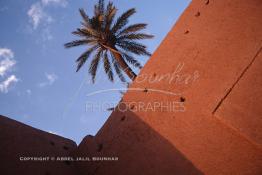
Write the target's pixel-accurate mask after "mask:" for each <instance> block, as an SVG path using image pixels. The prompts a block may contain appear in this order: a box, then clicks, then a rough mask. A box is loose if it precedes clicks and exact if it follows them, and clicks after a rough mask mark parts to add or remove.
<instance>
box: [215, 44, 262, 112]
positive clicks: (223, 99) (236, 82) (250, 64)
mask: <svg viewBox="0 0 262 175" xmlns="http://www.w3.org/2000/svg"><path fill="white" fill-rule="evenodd" d="M261 51H262V46H261V47H260V48H259V49H258V51H257V52H256V54H255V56H254V57H253V59H252V60H251V62H250V63H249V64H248V65H247V67H246V68H245V69H244V70H243V71H242V73H241V74H240V76H239V77H238V78H237V80H236V81H235V83H233V85H232V86H231V88H230V89H229V90H228V91H227V93H226V95H225V96H224V97H223V98H222V99H221V100H220V101H219V103H218V104H217V106H216V107H215V109H214V110H213V112H212V114H213V115H214V114H215V113H216V111H217V110H218V108H219V107H220V106H221V105H222V104H223V102H224V101H225V99H226V98H227V97H228V95H229V94H230V93H231V92H232V90H233V89H234V88H235V86H236V85H237V84H238V82H239V81H240V80H241V78H242V77H243V76H244V75H245V73H246V72H247V70H248V69H249V68H250V67H251V66H252V64H253V62H254V61H255V59H256V57H257V56H258V55H259V53H260V52H261Z"/></svg>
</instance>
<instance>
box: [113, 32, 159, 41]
mask: <svg viewBox="0 0 262 175" xmlns="http://www.w3.org/2000/svg"><path fill="white" fill-rule="evenodd" d="M153 37H154V36H153V35H148V34H144V33H131V34H127V35H122V36H120V37H119V38H118V40H141V39H151V38H153Z"/></svg>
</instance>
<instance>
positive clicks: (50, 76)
mask: <svg viewBox="0 0 262 175" xmlns="http://www.w3.org/2000/svg"><path fill="white" fill-rule="evenodd" d="M45 77H46V79H47V80H46V81H44V82H42V83H39V84H38V86H39V87H45V86H48V85H49V86H51V85H52V84H54V82H55V81H56V80H57V79H58V76H57V75H56V74H54V73H51V74H49V73H46V74H45Z"/></svg>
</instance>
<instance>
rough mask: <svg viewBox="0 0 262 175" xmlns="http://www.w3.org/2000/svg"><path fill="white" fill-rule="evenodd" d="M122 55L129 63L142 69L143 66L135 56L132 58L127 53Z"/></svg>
mask: <svg viewBox="0 0 262 175" xmlns="http://www.w3.org/2000/svg"><path fill="white" fill-rule="evenodd" d="M122 55H123V57H124V59H125V60H126V61H127V62H128V63H130V64H132V65H133V66H135V67H138V68H139V69H141V68H142V65H141V64H140V63H139V61H137V60H136V59H135V58H134V57H133V56H131V55H129V54H127V53H122Z"/></svg>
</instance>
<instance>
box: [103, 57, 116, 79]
mask: <svg viewBox="0 0 262 175" xmlns="http://www.w3.org/2000/svg"><path fill="white" fill-rule="evenodd" d="M103 62H104V70H105V72H106V74H107V76H108V79H109V80H110V81H112V82H113V81H114V74H113V71H112V67H111V63H110V61H109V59H108V55H107V52H105V53H104V61H103Z"/></svg>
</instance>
